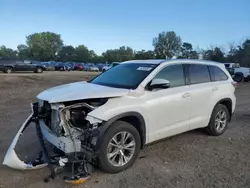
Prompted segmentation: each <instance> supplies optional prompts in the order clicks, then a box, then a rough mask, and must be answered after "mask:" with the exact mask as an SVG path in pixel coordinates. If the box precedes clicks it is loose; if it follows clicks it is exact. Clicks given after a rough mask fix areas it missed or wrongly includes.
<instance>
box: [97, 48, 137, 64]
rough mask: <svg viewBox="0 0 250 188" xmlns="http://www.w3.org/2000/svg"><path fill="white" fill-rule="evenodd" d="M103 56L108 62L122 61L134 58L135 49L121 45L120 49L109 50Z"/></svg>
mask: <svg viewBox="0 0 250 188" xmlns="http://www.w3.org/2000/svg"><path fill="white" fill-rule="evenodd" d="M102 56H103V57H104V59H105V60H106V61H108V62H121V61H127V60H131V59H133V58H134V51H133V49H132V48H130V47H125V46H121V47H120V48H118V49H111V50H107V51H106V52H104V53H102Z"/></svg>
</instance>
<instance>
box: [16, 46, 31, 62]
mask: <svg viewBox="0 0 250 188" xmlns="http://www.w3.org/2000/svg"><path fill="white" fill-rule="evenodd" d="M17 51H18V57H19V58H20V59H29V57H30V49H29V48H28V46H26V45H24V44H19V45H18V46H17Z"/></svg>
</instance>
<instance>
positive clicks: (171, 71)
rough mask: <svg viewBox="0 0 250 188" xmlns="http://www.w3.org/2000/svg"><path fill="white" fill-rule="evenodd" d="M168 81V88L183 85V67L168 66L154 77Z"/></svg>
mask: <svg viewBox="0 0 250 188" xmlns="http://www.w3.org/2000/svg"><path fill="white" fill-rule="evenodd" d="M155 78H161V79H165V80H168V81H169V82H170V88H173V87H179V86H184V85H185V76H184V70H183V66H182V65H180V64H178V65H169V66H167V67H165V68H163V69H162V70H161V71H160V72H159V73H158V74H157V75H156V76H155V77H154V79H155Z"/></svg>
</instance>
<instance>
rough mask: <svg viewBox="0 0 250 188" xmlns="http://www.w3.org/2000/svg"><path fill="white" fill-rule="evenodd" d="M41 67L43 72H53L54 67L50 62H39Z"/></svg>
mask: <svg viewBox="0 0 250 188" xmlns="http://www.w3.org/2000/svg"><path fill="white" fill-rule="evenodd" d="M41 65H42V66H43V70H46V71H54V70H55V66H54V65H53V64H52V63H50V62H41Z"/></svg>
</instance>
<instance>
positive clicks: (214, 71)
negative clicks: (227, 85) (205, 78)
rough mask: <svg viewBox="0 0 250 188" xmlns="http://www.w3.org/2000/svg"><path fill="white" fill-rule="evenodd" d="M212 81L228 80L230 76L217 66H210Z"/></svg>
mask: <svg viewBox="0 0 250 188" xmlns="http://www.w3.org/2000/svg"><path fill="white" fill-rule="evenodd" d="M209 71H210V74H211V80H212V81H223V80H227V79H228V76H227V75H226V74H225V73H224V72H223V71H222V70H221V69H220V68H219V67H217V66H209Z"/></svg>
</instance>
